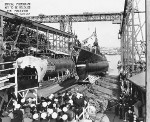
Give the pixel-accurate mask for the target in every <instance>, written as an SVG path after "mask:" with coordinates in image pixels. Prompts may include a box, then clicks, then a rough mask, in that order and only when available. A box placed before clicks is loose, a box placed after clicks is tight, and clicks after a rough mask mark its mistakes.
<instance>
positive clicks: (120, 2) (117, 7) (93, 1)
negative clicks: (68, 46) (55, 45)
mask: <svg viewBox="0 0 150 122" xmlns="http://www.w3.org/2000/svg"><path fill="white" fill-rule="evenodd" d="M124 1H125V0H42V1H41V0H0V9H2V10H6V8H5V7H6V4H5V3H15V4H16V3H30V7H31V8H30V9H29V13H30V15H29V16H37V15H39V14H44V15H63V14H82V13H84V12H89V13H90V12H93V13H94V12H95V13H97V12H99V13H104V12H105V13H111V12H118V13H119V12H123V10H124ZM27 16H28V15H27ZM49 25H50V26H51V27H55V28H57V29H59V24H58V23H57V24H49ZM95 28H96V31H97V37H98V40H99V45H100V47H120V39H118V32H119V29H120V25H119V24H112V22H102V21H100V22H80V23H73V32H75V33H76V34H77V36H78V39H79V40H80V41H82V40H84V39H86V38H87V37H89V36H90V35H91V34H92V33H93V32H94V31H95Z"/></svg>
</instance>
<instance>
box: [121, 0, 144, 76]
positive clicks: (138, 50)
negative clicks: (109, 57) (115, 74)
mask: <svg viewBox="0 0 150 122" xmlns="http://www.w3.org/2000/svg"><path fill="white" fill-rule="evenodd" d="M139 5H140V0H125V6H124V13H123V20H122V24H121V29H120V32H119V34H120V38H121V56H122V57H121V60H122V63H123V66H124V70H125V71H127V72H128V71H129V70H131V72H132V73H133V72H134V64H135V62H137V61H145V28H144V27H145V19H144V20H141V19H143V18H142V17H141V16H143V17H144V18H145V12H142V11H140V10H139ZM143 7H144V4H143Z"/></svg>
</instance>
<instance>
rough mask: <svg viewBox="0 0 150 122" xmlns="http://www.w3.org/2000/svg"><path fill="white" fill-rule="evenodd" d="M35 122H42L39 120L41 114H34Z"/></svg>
mask: <svg viewBox="0 0 150 122" xmlns="http://www.w3.org/2000/svg"><path fill="white" fill-rule="evenodd" d="M33 122H40V118H39V114H38V113H34V114H33Z"/></svg>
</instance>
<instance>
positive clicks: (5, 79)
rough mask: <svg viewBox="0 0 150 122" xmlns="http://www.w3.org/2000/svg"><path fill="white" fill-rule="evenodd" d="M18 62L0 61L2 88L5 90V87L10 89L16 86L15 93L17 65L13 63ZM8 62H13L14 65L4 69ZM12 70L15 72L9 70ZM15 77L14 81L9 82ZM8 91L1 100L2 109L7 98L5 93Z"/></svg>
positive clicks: (0, 88)
mask: <svg viewBox="0 0 150 122" xmlns="http://www.w3.org/2000/svg"><path fill="white" fill-rule="evenodd" d="M15 63H16V62H3V63H0V90H3V89H8V88H10V87H12V86H14V87H15V94H16V93H17V91H16V90H17V70H16V67H13V64H15ZM8 64H12V67H8V68H6V69H4V67H5V66H6V65H8ZM11 70H14V71H13V72H11V73H10V72H9V71H11ZM13 77H15V81H14V82H13V83H11V82H8V81H9V79H10V78H13ZM6 82H7V83H6ZM6 94H7V93H6V92H5V93H4V97H3V98H2V101H0V110H1V107H2V105H3V103H4V100H5V95H6Z"/></svg>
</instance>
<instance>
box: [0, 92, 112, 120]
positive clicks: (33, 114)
mask: <svg viewBox="0 0 150 122" xmlns="http://www.w3.org/2000/svg"><path fill="white" fill-rule="evenodd" d="M88 101H89V100H88V98H87V97H85V96H84V95H83V94H81V93H77V92H76V93H71V92H64V93H57V94H51V95H49V96H48V97H41V98H40V100H39V102H38V103H36V100H35V98H27V99H24V98H23V99H21V101H20V102H17V101H15V100H13V107H12V108H6V109H5V110H4V111H3V112H2V116H1V121H2V122H79V121H83V120H84V121H85V122H88V121H89V122H92V117H93V118H94V116H93V115H95V114H96V108H95V107H94V106H92V107H91V108H90V109H85V108H87V107H88V106H89V102H88ZM84 110H85V111H86V112H85V113H86V115H85V114H82V113H83V111H84ZM87 113H88V114H87ZM90 115H91V117H90ZM85 116H86V117H85ZM85 118H86V120H85ZM105 119H106V121H105V122H109V119H108V118H107V117H105ZM93 120H94V119H93ZM94 122H95V121H94Z"/></svg>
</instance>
